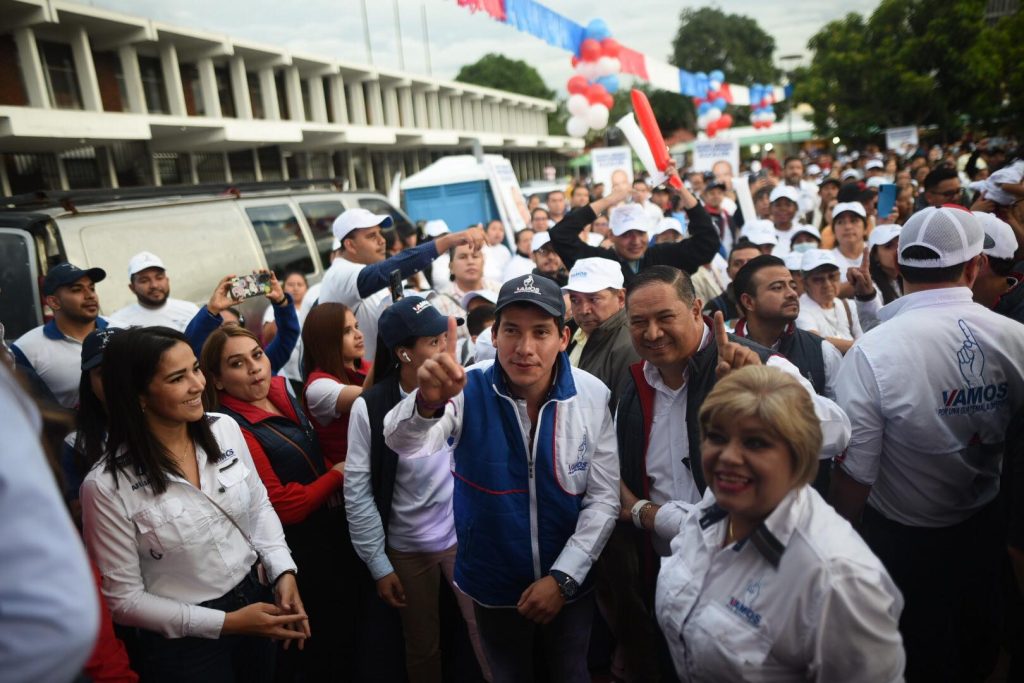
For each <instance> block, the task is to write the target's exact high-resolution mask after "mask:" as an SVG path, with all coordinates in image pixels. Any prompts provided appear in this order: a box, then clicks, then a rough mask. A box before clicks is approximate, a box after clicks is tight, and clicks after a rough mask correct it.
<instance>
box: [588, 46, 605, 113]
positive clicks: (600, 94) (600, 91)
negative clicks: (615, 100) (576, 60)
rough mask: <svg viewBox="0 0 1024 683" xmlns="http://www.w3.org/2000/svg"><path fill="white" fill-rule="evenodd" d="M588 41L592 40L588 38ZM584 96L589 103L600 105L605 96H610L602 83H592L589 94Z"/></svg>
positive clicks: (589, 86)
mask: <svg viewBox="0 0 1024 683" xmlns="http://www.w3.org/2000/svg"><path fill="white" fill-rule="evenodd" d="M588 40H590V39H589V38H588ZM594 42H595V43H596V42H597V41H596V40H595V41H594ZM584 94H585V95H586V96H587V101H588V102H590V103H591V104H598V103H601V102H604V96H605V95H607V94H608V91H607V90H605V89H604V86H603V85H601V84H600V83H591V84H590V85H588V86H587V92H586V93H584Z"/></svg>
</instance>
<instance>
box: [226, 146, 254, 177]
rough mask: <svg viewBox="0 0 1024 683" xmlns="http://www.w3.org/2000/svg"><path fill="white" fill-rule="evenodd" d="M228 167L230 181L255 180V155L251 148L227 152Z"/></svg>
mask: <svg viewBox="0 0 1024 683" xmlns="http://www.w3.org/2000/svg"><path fill="white" fill-rule="evenodd" d="M228 168H230V169H231V182H233V183H251V182H255V181H256V156H255V155H254V154H253V153H252V150H251V149H245V150H241V151H239V152H228Z"/></svg>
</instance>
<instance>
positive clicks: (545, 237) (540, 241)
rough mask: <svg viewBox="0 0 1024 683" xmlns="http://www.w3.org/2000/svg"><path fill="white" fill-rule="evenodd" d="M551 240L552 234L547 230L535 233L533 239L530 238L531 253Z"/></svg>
mask: <svg viewBox="0 0 1024 683" xmlns="http://www.w3.org/2000/svg"><path fill="white" fill-rule="evenodd" d="M550 241H551V235H549V234H548V231H547V230H545V231H544V232H535V233H533V239H531V240H530V253H531V254H532V253H533V252H535V251H537V250H538V249H540V248H541V247H543V246H544V245H545V244H547V243H548V242H550Z"/></svg>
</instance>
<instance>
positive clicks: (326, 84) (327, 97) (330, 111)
mask: <svg viewBox="0 0 1024 683" xmlns="http://www.w3.org/2000/svg"><path fill="white" fill-rule="evenodd" d="M320 83H321V85H322V86H323V89H324V102H326V103H327V120H328V121H330V122H331V123H339V121H338V119H337V117H335V115H334V100H332V99H331V79H329V78H322V79H320Z"/></svg>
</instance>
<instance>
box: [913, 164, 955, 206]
mask: <svg viewBox="0 0 1024 683" xmlns="http://www.w3.org/2000/svg"><path fill="white" fill-rule="evenodd" d="M962 192H963V189H962V188H961V187H960V175H959V174H958V173H957V172H956V169H954V168H950V167H949V166H939V167H938V168H936V169H934V170H933V171H932V172H931V173H929V174H928V175H927V176H925V179H924V194H923V195H922V197H923V198H924V203H923V204H920V205H919V206H918V207H917V209H918V211H920V210H921V209H923V208H925V207H927V206H934V207H940V206H942V205H943V204H960V203H962V202H961V201H960V199H961V194H962Z"/></svg>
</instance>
